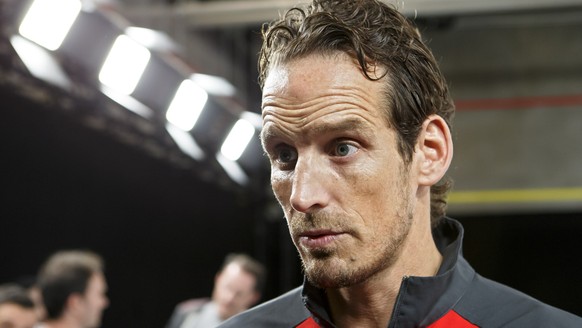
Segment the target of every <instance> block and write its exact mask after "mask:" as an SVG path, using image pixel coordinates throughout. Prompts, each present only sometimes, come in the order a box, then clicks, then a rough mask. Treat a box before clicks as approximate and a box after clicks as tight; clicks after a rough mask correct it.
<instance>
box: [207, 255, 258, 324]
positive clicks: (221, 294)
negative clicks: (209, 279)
mask: <svg viewBox="0 0 582 328" xmlns="http://www.w3.org/2000/svg"><path fill="white" fill-rule="evenodd" d="M255 284H256V280H255V277H254V276H253V275H252V274H250V273H248V272H246V271H244V270H243V269H242V268H241V267H240V266H239V265H238V264H235V263H231V264H229V265H227V266H226V267H225V268H224V270H222V271H221V272H220V273H219V274H218V275H217V276H216V279H215V282H214V290H213V292H212V300H213V301H214V302H215V303H216V306H217V307H218V314H219V315H220V318H221V319H222V320H226V319H228V318H230V317H232V316H233V315H235V314H238V313H240V312H242V311H244V310H246V309H248V308H250V307H251V306H252V305H254V304H255V303H256V302H257V301H258V300H259V294H258V292H257V291H256V290H255Z"/></svg>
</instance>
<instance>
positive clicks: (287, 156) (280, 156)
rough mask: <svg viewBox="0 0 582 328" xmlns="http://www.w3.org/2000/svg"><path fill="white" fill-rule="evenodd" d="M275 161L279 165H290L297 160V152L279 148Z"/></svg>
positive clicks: (291, 149)
mask: <svg viewBox="0 0 582 328" xmlns="http://www.w3.org/2000/svg"><path fill="white" fill-rule="evenodd" d="M276 159H277V161H278V162H280V163H284V164H286V163H292V162H295V161H296V160H297V152H296V151H295V150H294V149H293V148H288V147H281V148H279V149H278V150H277V157H276Z"/></svg>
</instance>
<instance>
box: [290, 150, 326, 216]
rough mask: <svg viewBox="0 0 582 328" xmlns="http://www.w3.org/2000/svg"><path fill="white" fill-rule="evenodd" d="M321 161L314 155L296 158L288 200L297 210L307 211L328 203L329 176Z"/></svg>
mask: <svg viewBox="0 0 582 328" xmlns="http://www.w3.org/2000/svg"><path fill="white" fill-rule="evenodd" d="M322 161H323V159H318V158H317V157H316V156H314V155H307V156H303V157H301V156H300V158H298V160H297V163H296V165H295V172H294V176H293V184H292V190H291V199H290V201H291V206H292V207H293V208H294V209H295V210H296V211H298V212H302V213H309V212H310V211H313V210H315V209H320V208H323V207H325V206H327V205H328V202H329V197H330V190H329V188H328V187H329V185H330V181H329V180H330V177H329V176H328V175H329V174H328V173H327V170H326V166H325V164H324V163H322Z"/></svg>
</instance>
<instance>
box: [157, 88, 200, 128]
mask: <svg viewBox="0 0 582 328" xmlns="http://www.w3.org/2000/svg"><path fill="white" fill-rule="evenodd" d="M207 100H208V93H206V91H204V89H202V88H201V87H200V86H198V84H196V83H194V82H193V81H192V80H184V81H182V83H181V84H180V87H179V88H178V91H176V95H175V96H174V99H172V102H171V103H170V106H169V107H168V111H167V112H166V119H167V120H168V122H170V123H172V124H174V125H175V126H177V127H179V128H180V129H182V130H184V131H190V130H192V128H193V127H194V125H195V124H196V121H197V120H198V117H200V113H201V112H202V109H203V108H204V105H205V104H206V101H207Z"/></svg>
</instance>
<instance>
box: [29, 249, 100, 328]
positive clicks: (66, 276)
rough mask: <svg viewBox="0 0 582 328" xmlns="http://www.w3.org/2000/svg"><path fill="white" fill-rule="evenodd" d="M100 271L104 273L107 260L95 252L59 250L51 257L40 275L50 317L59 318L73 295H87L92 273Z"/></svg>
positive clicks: (43, 295)
mask: <svg viewBox="0 0 582 328" xmlns="http://www.w3.org/2000/svg"><path fill="white" fill-rule="evenodd" d="M100 272H103V260H102V258H101V257H100V256H99V255H97V254H96V253H93V252H91V251H86V250H68V251H59V252H56V253H55V254H53V255H52V256H51V257H49V258H48V260H47V261H46V262H45V263H44V265H43V266H42V268H41V270H40V273H39V276H38V286H39V288H40V290H41V293H42V299H43V302H44V306H45V308H46V312H47V317H48V318H49V319H57V318H59V317H60V316H61V315H62V314H63V311H64V310H65V304H66V302H67V299H68V298H69V296H70V295H71V294H75V293H77V294H81V295H82V294H84V293H85V290H86V289H87V285H88V283H89V279H90V278H91V276H93V274H95V273H100Z"/></svg>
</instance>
